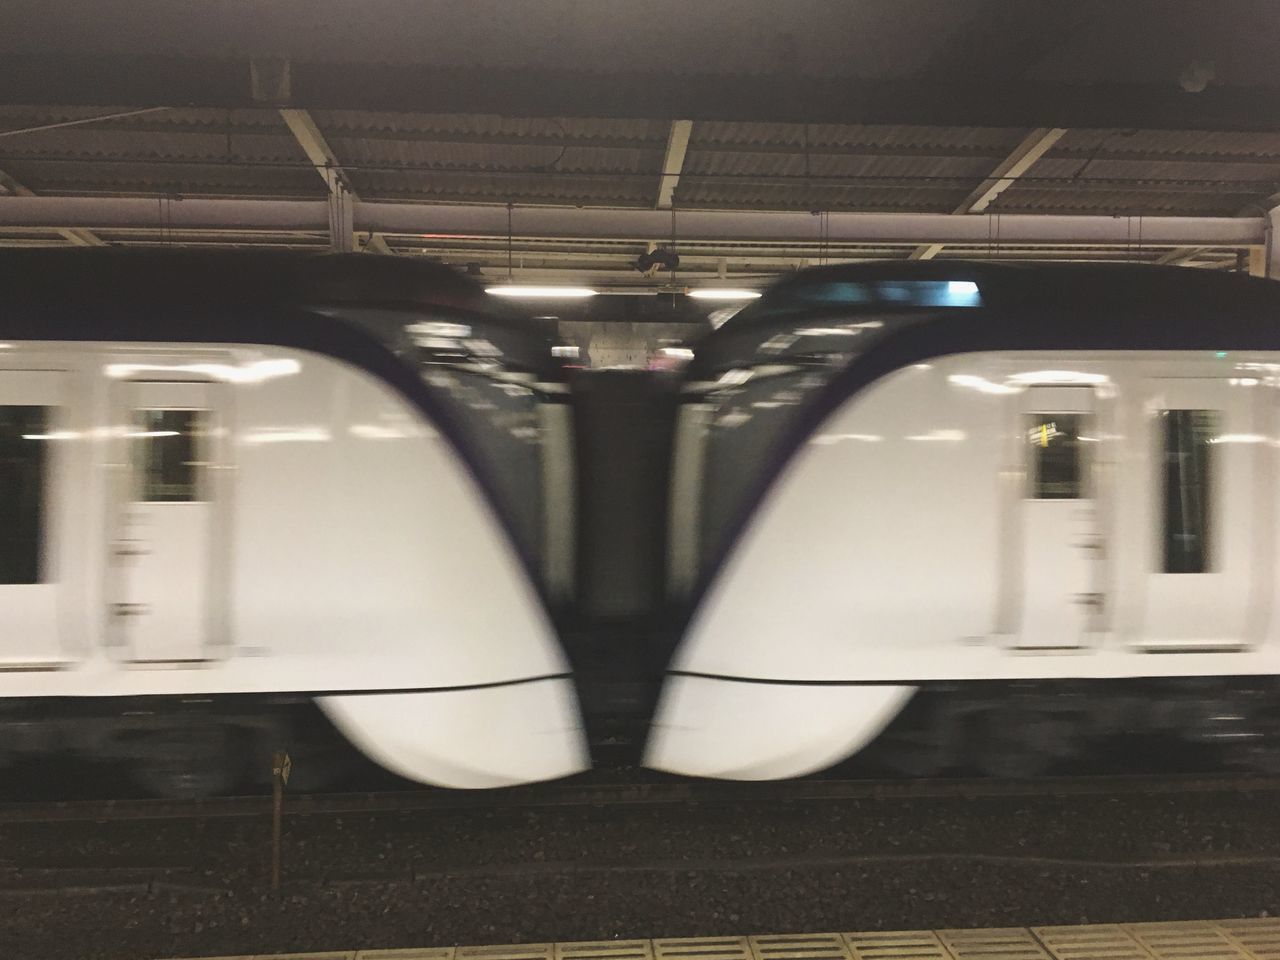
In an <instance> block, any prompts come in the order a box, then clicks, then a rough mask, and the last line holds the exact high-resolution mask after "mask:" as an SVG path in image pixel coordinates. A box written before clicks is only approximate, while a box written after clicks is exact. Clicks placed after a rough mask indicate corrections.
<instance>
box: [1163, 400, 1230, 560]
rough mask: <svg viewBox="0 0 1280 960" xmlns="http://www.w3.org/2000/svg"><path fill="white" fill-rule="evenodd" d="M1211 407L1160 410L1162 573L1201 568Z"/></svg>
mask: <svg viewBox="0 0 1280 960" xmlns="http://www.w3.org/2000/svg"><path fill="white" fill-rule="evenodd" d="M1220 418H1221V414H1220V413H1219V412H1218V411H1216V410H1162V411H1160V421H1161V432H1162V443H1163V450H1162V457H1161V459H1162V460H1163V467H1164V477H1163V482H1164V497H1163V500H1164V572H1165V573H1206V572H1207V571H1208V570H1209V566H1210V561H1211V560H1212V556H1211V551H1210V535H1211V531H1210V515H1211V513H1212V511H1211V509H1210V503H1211V500H1210V496H1211V492H1212V486H1211V484H1212V476H1213V437H1214V436H1215V435H1216V434H1217V432H1218V425H1219V423H1218V422H1219V420H1220Z"/></svg>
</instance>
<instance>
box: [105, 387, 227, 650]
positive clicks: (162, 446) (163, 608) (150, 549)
mask: <svg viewBox="0 0 1280 960" xmlns="http://www.w3.org/2000/svg"><path fill="white" fill-rule="evenodd" d="M120 386H121V389H120V403H119V405H118V412H119V416H120V420H119V421H117V422H120V423H122V424H123V426H124V430H123V433H124V439H123V448H122V453H123V460H122V462H121V463H120V465H119V466H120V470H119V475H120V476H119V483H118V485H117V491H118V492H117V495H116V497H115V504H116V506H115V513H116V516H115V530H114V535H113V537H112V542H111V553H112V557H111V560H112V568H113V574H114V576H113V577H112V581H113V586H112V593H113V597H112V603H111V608H110V609H111V612H112V618H113V621H114V627H115V630H116V636H115V641H116V643H117V644H118V645H119V646H120V647H121V648H122V649H123V650H124V651H125V657H126V659H129V660H133V661H140V662H181V661H195V660H207V659H211V658H212V656H213V651H214V649H215V644H216V639H217V638H216V636H215V633H216V629H215V624H216V620H217V614H218V612H219V609H220V604H219V600H220V598H219V596H218V593H219V592H220V590H219V584H220V583H221V577H220V576H219V570H218V566H219V565H218V564H217V563H216V557H217V550H216V549H215V547H216V541H217V539H218V537H219V530H220V528H221V526H222V524H220V523H219V520H220V517H219V514H220V511H221V508H222V506H223V503H222V499H223V498H221V497H219V496H218V489H219V487H220V486H221V484H219V483H218V482H217V480H216V472H215V469H214V462H213V461H214V458H215V451H216V449H217V446H218V437H219V433H220V431H219V430H218V409H217V404H216V400H217V398H218V396H217V395H218V391H219V385H217V384H213V383H203V382H199V383H198V382H181V383H173V382H163V383H162V382H153V381H147V382H141V381H125V382H124V383H122V384H121V385H120Z"/></svg>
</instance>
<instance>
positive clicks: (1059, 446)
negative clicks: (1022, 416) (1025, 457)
mask: <svg viewBox="0 0 1280 960" xmlns="http://www.w3.org/2000/svg"><path fill="white" fill-rule="evenodd" d="M1084 421H1085V415H1084V414H1080V413H1033V414H1030V415H1029V416H1028V417H1027V421H1026V423H1027V434H1026V439H1027V444H1028V446H1029V447H1030V449H1031V499H1033V500H1079V499H1081V498H1082V497H1083V496H1084V470H1083V468H1082V466H1081V461H1082V460H1083V452H1082V447H1083V442H1082V441H1081V439H1080V431H1081V428H1082V427H1083V426H1084Z"/></svg>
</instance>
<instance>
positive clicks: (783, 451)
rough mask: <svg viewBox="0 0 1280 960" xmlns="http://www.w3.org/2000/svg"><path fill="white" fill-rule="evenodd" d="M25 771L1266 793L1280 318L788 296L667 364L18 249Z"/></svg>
mask: <svg viewBox="0 0 1280 960" xmlns="http://www.w3.org/2000/svg"><path fill="white" fill-rule="evenodd" d="M0 305H2V309H0V763H3V762H5V761H11V760H15V759H20V758H22V757H26V756H32V755H38V756H44V755H48V754H64V753H65V754H69V755H73V756H85V757H94V758H107V759H111V760H116V761H120V762H123V763H124V764H126V765H127V766H128V768H129V769H130V770H131V771H132V774H133V776H134V777H135V779H136V780H137V782H138V783H139V784H141V785H142V787H143V788H144V789H146V790H147V791H149V792H152V793H156V794H161V795H165V796H201V795H209V794H216V793H225V792H228V791H232V790H235V789H239V788H241V787H243V786H244V785H245V784H246V783H251V782H253V781H254V779H255V778H257V779H261V777H262V775H263V774H264V773H265V772H267V771H269V770H270V767H271V760H270V758H271V756H272V755H273V754H274V752H275V751H277V750H279V749H282V748H287V749H288V750H289V751H290V752H291V753H292V754H293V755H294V757H295V760H296V763H295V770H296V771H297V775H298V776H303V775H304V774H308V773H309V774H310V775H312V776H315V777H317V778H318V782H320V783H321V784H322V783H323V780H324V779H325V776H326V775H331V774H332V771H333V770H334V769H337V767H338V766H339V765H338V764H337V763H335V762H332V758H331V756H330V754H329V753H327V752H326V751H329V750H331V749H332V744H331V743H329V742H328V741H327V740H326V739H325V738H324V737H323V736H322V735H321V734H320V733H319V732H318V728H319V726H320V723H319V720H318V717H317V715H316V711H317V710H318V711H319V713H320V714H322V715H323V717H324V718H327V719H326V720H325V721H324V722H325V723H327V724H331V725H332V727H333V728H336V730H337V732H338V733H339V734H341V736H342V737H343V738H345V740H346V741H348V742H349V743H350V744H352V745H354V747H355V748H356V749H357V750H358V751H359V752H360V753H363V754H364V755H365V756H367V757H368V758H370V759H372V760H373V761H376V762H377V763H378V764H380V765H382V766H384V767H386V768H387V769H389V770H391V771H393V772H394V773H396V774H399V775H401V776H403V777H407V778H409V779H412V780H416V781H421V782H425V783H431V784H437V785H440V786H444V787H454V788H468V789H475V788H487V787H500V786H506V785H512V784H518V783H528V782H533V781H539V780H549V779H556V778H561V777H568V776H572V775H574V774H577V773H579V772H582V771H585V770H587V769H589V768H590V767H592V766H593V765H595V766H601V765H608V764H613V763H626V764H641V765H644V766H646V767H648V768H651V769H653V770H656V771H662V772H665V773H669V774H675V775H681V776H692V777H705V778H718V779H738V780H764V779H783V778H790V777H801V776H807V775H812V774H816V773H819V772H820V771H823V770H826V769H829V768H832V767H833V766H837V765H839V764H841V763H843V762H845V761H848V760H849V759H850V758H854V762H857V761H859V760H870V761H871V762H872V763H873V764H876V765H878V767H877V768H878V769H879V768H883V767H888V768H889V769H891V770H893V771H896V772H899V773H904V774H908V775H924V774H936V773H944V772H948V771H956V770H970V771H978V772H982V773H987V774H992V775H998V776H1032V775H1035V774H1038V773H1043V772H1045V771H1046V770H1049V769H1053V768H1054V766H1055V765H1056V764H1061V763H1063V762H1070V761H1071V760H1073V759H1074V758H1079V757H1081V756H1086V755H1088V754H1089V752H1090V750H1092V749H1095V748H1096V747H1097V745H1098V744H1100V743H1102V742H1104V741H1106V740H1107V739H1109V738H1114V737H1116V736H1127V735H1137V736H1140V737H1142V736H1147V735H1153V734H1154V735H1157V736H1160V737H1166V738H1167V737H1172V738H1173V739H1175V740H1177V741H1178V742H1181V743H1184V744H1185V743H1190V744H1194V745H1200V746H1203V747H1205V748H1206V749H1210V750H1212V751H1213V752H1214V753H1215V755H1218V756H1221V757H1224V758H1225V760H1226V762H1228V763H1229V764H1231V765H1233V766H1239V767H1247V768H1251V769H1262V770H1268V771H1276V770H1280V697H1278V696H1277V694H1280V680H1277V677H1278V676H1280V611H1278V610H1277V599H1278V598H1277V591H1278V590H1280V577H1278V576H1277V572H1276V564H1277V558H1276V553H1277V549H1280V515H1278V511H1277V507H1276V501H1277V476H1276V474H1277V470H1278V469H1280V464H1278V463H1277V458H1278V457H1280V423H1278V422H1277V410H1276V407H1277V402H1278V401H1280V392H1278V391H1280V287H1278V286H1277V285H1276V284H1275V283H1274V282H1273V281H1268V280H1262V279H1257V278H1250V277H1245V276H1240V275H1229V274H1223V273H1219V272H1216V271H1206V270H1192V269H1186V268H1174V267H1153V266H1138V265H1127V266H1119V265H1089V264H1026V263H1024V264H1012V263H1003V264H1001V263H982V262H961V261H945V262H933V261H929V262H905V263H897V262H895V263H869V264H838V265H832V266H825V267H818V268H811V269H806V270H801V271H797V272H796V273H794V274H792V275H789V276H787V277H785V278H783V279H781V280H779V281H778V282H776V283H775V284H774V285H773V286H772V287H770V288H769V289H767V290H766V291H765V292H764V294H763V296H761V297H760V298H759V299H757V300H754V301H752V302H751V303H750V304H749V305H747V306H746V307H744V308H743V309H742V310H740V311H739V312H738V313H736V314H735V315H734V316H732V317H731V318H729V319H728V320H727V321H725V322H724V323H723V324H721V325H720V326H718V327H717V328H715V329H713V330H712V329H708V330H707V331H706V332H704V333H703V334H702V335H701V336H699V337H698V338H696V339H695V340H693V341H691V342H690V343H689V344H688V345H687V349H688V351H689V352H691V353H692V359H691V360H689V362H688V363H687V365H686V366H684V368H683V369H680V370H646V369H634V370H591V369H576V366H577V365H576V364H573V365H571V366H570V365H564V364H563V363H562V358H560V357H558V356H557V354H558V353H563V351H557V350H556V349H555V343H556V341H555V339H554V335H553V334H554V330H553V328H552V327H550V326H548V325H547V322H546V321H540V320H537V319H535V318H532V317H529V316H527V315H524V314H522V313H520V312H519V311H517V310H514V309H512V308H510V307H508V306H504V305H503V304H502V303H501V302H499V300H498V298H495V297H492V296H489V295H487V294H486V293H485V292H484V289H483V288H482V287H481V286H479V285H478V284H476V283H475V282H474V281H473V280H472V279H471V278H467V277H464V276H461V275H459V274H456V273H454V272H452V271H451V270H449V269H448V268H446V267H443V266H441V265H439V264H432V263H428V262H423V261H420V260H415V259H413V258H394V257H378V256H375V255H370V254H350V255H338V254H327V255H315V254H287V253H272V254H266V253H261V252H242V253H230V252H201V251H191V250H150V251H139V250H118V249H105V250H92V249H87V250H70V251H62V250H56V251H55V250H18V249H15V250H7V251H4V252H3V253H0Z"/></svg>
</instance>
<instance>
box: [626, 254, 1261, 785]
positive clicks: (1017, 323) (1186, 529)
mask: <svg viewBox="0 0 1280 960" xmlns="http://www.w3.org/2000/svg"><path fill="white" fill-rule="evenodd" d="M682 398H683V403H682V408H681V411H680V414H679V422H678V425H677V429H676V442H675V454H674V465H673V470H672V494H671V504H672V506H671V518H670V521H671V523H670V529H671V534H670V557H671V560H670V571H669V572H670V581H671V588H672V594H673V596H674V597H675V599H676V602H677V626H676V628H675V630H676V632H677V634H678V635H679V636H680V642H679V646H678V649H677V651H676V653H675V655H674V657H673V658H672V661H671V663H670V666H669V672H668V676H667V679H666V682H665V685H664V689H663V694H662V699H661V702H660V705H659V707H658V710H657V714H656V717H655V720H654V727H653V733H652V735H651V738H650V741H649V744H648V748H647V762H648V763H649V764H650V765H651V766H654V767H657V768H659V769H663V770H669V771H675V772H680V773H686V774H694V775H699V776H712V777H727V778H741V779H769V778H779V777H789V776H798V775H802V774H805V773H809V772H811V771H814V770H818V769H821V768H823V767H826V766H829V765H831V764H833V763H835V762H837V761H839V760H841V759H843V758H845V757H847V756H849V755H851V754H853V753H855V752H857V751H858V750H860V749H862V748H864V747H866V746H867V745H869V744H872V743H873V741H876V738H877V737H880V735H881V734H882V733H884V732H885V731H886V729H887V730H888V732H889V734H890V736H889V737H885V738H881V740H880V741H879V742H876V743H875V746H876V747H877V748H878V750H879V754H880V756H882V757H887V758H888V759H889V762H890V763H891V764H892V765H896V766H898V767H899V769H904V770H912V771H914V772H931V771H938V770H942V769H947V768H950V767H955V766H958V765H959V766H963V765H966V764H967V765H970V766H976V767H978V768H979V769H983V770H987V771H988V772H993V773H1005V774H1028V773H1034V772H1037V771H1040V770H1042V769H1045V768H1046V767H1047V766H1048V765H1049V764H1051V763H1053V762H1054V761H1055V760H1059V759H1062V758H1065V757H1070V756H1074V755H1077V754H1079V753H1080V752H1082V751H1083V750H1085V749H1086V748H1087V744H1088V741H1089V740H1090V739H1091V738H1099V737H1105V736H1109V735H1114V734H1116V733H1126V732H1128V733H1150V732H1174V733H1177V734H1179V735H1181V736H1184V737H1186V738H1188V739H1191V740H1195V741H1200V742H1205V743H1214V744H1216V745H1218V746H1222V747H1226V748H1227V749H1228V751H1229V755H1230V757H1231V759H1232V760H1233V762H1237V763H1240V764H1242V765H1251V766H1260V767H1263V768H1268V769H1273V768H1274V767H1275V765H1276V760H1277V756H1280V754H1278V753H1277V746H1276V741H1277V739H1280V737H1278V736H1277V734H1280V709H1278V708H1280V698H1278V697H1277V694H1278V693H1280V690H1278V688H1277V686H1276V683H1275V677H1276V674H1277V673H1278V672H1280V608H1278V605H1277V599H1278V598H1277V591H1278V590H1280V578H1278V577H1277V573H1276V554H1277V549H1278V548H1280V544H1278V541H1280V511H1278V510H1277V505H1278V501H1280V496H1278V494H1280V487H1278V486H1277V483H1278V482H1280V476H1278V473H1277V472H1278V468H1280V465H1278V464H1277V458H1280V432H1278V430H1280V427H1278V416H1277V414H1278V411H1277V406H1278V405H1280V287H1277V285H1276V284H1274V282H1270V281H1263V280H1256V279H1252V278H1247V277H1239V276H1221V275H1216V276H1215V275H1208V274H1205V273H1202V272H1200V271H1185V270H1173V269H1156V268H1097V267H1035V266H1021V267H1019V266H1003V267H1002V266H994V265H991V266H983V265H977V264H935V265H905V266H904V265H900V264H899V265H893V266H871V265H865V266H861V267H857V266H851V267H832V268H824V269H819V270H816V271H808V272H802V273H800V274H797V275H796V276H794V277H792V278H789V279H788V280H786V281H783V282H782V283H780V284H778V285H777V286H776V287H775V288H773V289H772V290H771V291H769V292H767V293H766V294H765V296H764V297H763V298H762V299H761V300H759V301H757V302H756V303H755V304H753V305H751V306H749V307H747V308H746V309H745V310H743V311H742V312H741V313H740V314H739V315H738V316H736V317H734V318H733V319H731V320H730V321H729V322H728V323H727V324H725V326H723V327H722V328H721V329H720V330H718V331H717V332H716V333H714V334H712V335H710V336H709V337H708V338H707V339H705V340H704V341H703V342H702V343H701V344H700V345H699V347H698V356H697V359H696V360H695V361H694V363H693V364H692V365H691V366H690V368H689V371H688V376H687V380H686V382H685V384H684V386H683V392H682ZM904 711H906V712H904ZM895 721H896V722H895ZM891 724H892V725H891Z"/></svg>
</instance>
